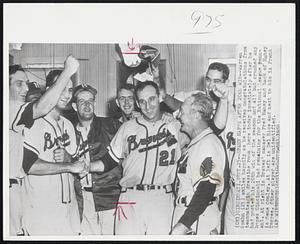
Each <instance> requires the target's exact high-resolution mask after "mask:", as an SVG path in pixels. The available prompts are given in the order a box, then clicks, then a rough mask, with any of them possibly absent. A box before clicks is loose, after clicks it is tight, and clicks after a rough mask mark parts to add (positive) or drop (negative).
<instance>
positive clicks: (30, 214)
mask: <svg viewBox="0 0 300 244" xmlns="http://www.w3.org/2000/svg"><path fill="white" fill-rule="evenodd" d="M53 78H54V77H53ZM56 80H57V77H56V79H55V80H50V81H49V79H47V84H46V86H47V87H49V86H52V85H53V83H55V81H56ZM72 91H73V84H72V81H71V80H70V79H69V81H68V84H67V85H66V87H65V89H64V90H63V91H62V93H61V94H60V97H59V99H58V102H57V104H56V106H55V107H54V108H53V109H52V110H51V111H50V112H49V113H48V114H47V115H46V116H44V117H42V118H40V119H37V120H36V121H35V122H34V124H33V125H32V127H31V128H30V129H29V130H27V131H26V134H25V139H24V157H23V170H24V172H25V173H26V174H27V176H26V177H25V180H24V188H25V201H24V229H25V232H26V234H27V235H78V234H79V233H80V219H79V211H78V205H77V200H76V196H75V190H74V175H73V174H79V173H84V172H86V171H87V163H86V162H85V160H80V161H74V160H73V159H72V158H71V156H70V155H75V153H76V151H77V145H76V137H75V131H74V127H73V125H72V123H71V122H70V121H68V120H67V119H65V118H64V117H63V116H61V112H62V110H63V109H64V108H65V107H66V105H67V104H68V102H69V101H70V100H71V97H72ZM72 173H73V174H72Z"/></svg>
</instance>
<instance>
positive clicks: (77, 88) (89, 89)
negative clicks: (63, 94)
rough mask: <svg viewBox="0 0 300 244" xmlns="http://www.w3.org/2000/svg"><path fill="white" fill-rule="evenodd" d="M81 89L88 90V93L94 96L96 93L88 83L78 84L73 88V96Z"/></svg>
mask: <svg viewBox="0 0 300 244" xmlns="http://www.w3.org/2000/svg"><path fill="white" fill-rule="evenodd" d="M82 91H89V92H90V93H92V94H93V96H96V94H97V90H96V89H95V88H93V87H92V86H90V85H88V84H80V85H78V86H76V87H75V88H74V91H73V98H76V97H77V95H78V94H79V93H80V92H82Z"/></svg>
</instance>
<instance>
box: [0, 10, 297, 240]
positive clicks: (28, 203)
mask: <svg viewBox="0 0 300 244" xmlns="http://www.w3.org/2000/svg"><path fill="white" fill-rule="evenodd" d="M18 5H19V4H16V5H14V4H6V7H7V8H6V13H7V14H6V15H4V18H7V23H9V24H10V25H8V26H6V27H5V32H4V33H5V34H6V38H4V50H5V52H4V61H5V62H4V67H3V70H5V72H4V77H3V79H4V84H5V85H4V88H5V89H4V94H5V97H4V98H5V99H4V111H5V112H4V119H5V125H4V128H3V131H4V138H3V147H4V149H3V150H4V151H3V152H4V153H3V155H4V160H3V167H4V170H3V180H4V192H3V196H4V197H3V213H4V214H3V216H4V223H5V224H4V225H3V227H4V232H5V235H4V237H6V238H7V240H53V239H55V240H69V239H70V240H104V239H110V240H131V239H132V240H134V239H136V238H137V239H138V240H230V238H232V240H240V239H245V240H246V239H247V238H255V237H257V240H266V239H280V238H282V239H283V240H285V239H288V238H292V236H293V235H292V234H291V233H289V234H284V231H288V230H283V226H284V225H285V226H286V227H287V226H292V223H291V222H290V221H292V219H287V218H288V217H291V218H294V216H292V213H293V212H292V211H293V209H292V208H293V206H294V205H293V204H294V203H292V202H288V201H287V199H282V197H283V195H284V194H288V195H289V197H290V199H293V198H294V195H293V189H294V182H292V181H290V182H287V180H284V179H283V178H282V177H283V176H285V177H286V175H289V173H288V172H293V170H294V166H295V165H294V163H295V161H294V159H293V155H290V157H291V158H290V159H289V160H288V161H289V162H284V160H283V157H284V156H285V155H286V154H287V153H289V151H288V150H292V146H293V144H286V143H287V139H286V136H287V135H290V132H291V131H287V130H289V129H290V128H289V126H287V123H292V121H291V118H293V116H294V115H293V114H288V113H293V111H292V106H290V107H289V108H288V109H286V110H285V109H284V108H285V106H284V105H283V103H287V102H290V101H291V100H293V97H289V98H288V100H286V98H285V97H283V94H284V93H285V92H286V90H284V89H283V88H282V87H284V86H285V87H286V88H287V89H290V88H291V87H292V86H294V81H295V80H294V78H295V77H293V74H292V72H291V70H292V68H293V60H292V57H293V55H294V53H292V54H291V51H292V50H293V47H294V46H293V45H295V43H292V42H291V41H290V39H289V40H287V41H286V39H284V40H283V39H282V40H278V41H276V40H275V41H274V40H273V41H272V40H269V41H268V38H267V37H263V36H262V38H261V40H260V39H259V38H258V39H257V37H253V38H254V39H253V40H248V41H247V40H245V39H243V38H241V39H239V38H237V39H236V41H234V40H235V39H234V38H232V37H233V35H231V33H232V32H235V34H237V33H236V31H235V29H234V27H233V26H232V28H233V30H232V32H230V31H229V32H228V36H229V37H227V38H224V41H223V42H222V40H221V39H220V38H219V36H220V35H221V36H222V35H224V34H223V33H222V32H224V30H226V28H228V27H226V24H228V23H229V22H230V20H231V19H230V18H229V17H228V18H226V16H229V13H231V11H232V12H234V10H235V9H236V5H235V6H232V9H230V8H228V9H227V10H225V9H223V11H221V8H220V9H218V8H217V6H218V5H214V6H212V5H208V4H203V5H201V4H190V5H189V4H187V5H184V8H182V9H181V10H180V6H178V5H175V4H173V5H172V4H171V5H166V4H164V5H163V8H161V12H162V13H166V12H165V11H166V9H165V8H167V7H168V6H172V7H173V10H174V12H173V13H174V14H175V13H176V14H178V16H179V13H180V12H181V11H182V12H183V13H184V15H185V16H187V17H186V18H184V19H183V26H180V25H179V27H180V28H178V30H176V27H175V26H174V25H173V24H172V25H171V26H169V27H170V33H171V34H170V35H172V36H176V35H177V34H176V33H177V31H178V41H175V39H173V41H172V40H171V39H172V38H171V37H166V36H164V31H165V33H167V32H168V30H167V29H164V28H163V27H165V24H163V26H155V24H156V23H157V22H160V21H164V18H162V19H160V18H161V17H162V15H163V14H161V15H160V14H159V15H158V19H157V20H155V21H154V20H153V21H154V22H155V23H153V28H154V29H155V28H157V29H158V30H160V31H158V30H153V34H155V35H156V36H154V37H153V36H152V38H149V39H147V37H148V34H149V33H148V31H147V28H146V27H149V26H151V20H149V19H147V20H145V23H144V22H143V20H140V22H141V23H139V24H137V22H138V21H139V20H138V17H140V16H141V13H140V12H138V13H139V14H137V15H136V16H133V15H132V11H133V10H142V9H145V11H146V9H147V8H148V9H149V11H150V12H151V11H152V12H153V11H154V10H155V9H158V8H159V7H160V4H153V5H143V4H136V5H134V4H132V5H128V4H127V5H126V4H124V5H123V6H122V8H120V7H117V6H112V5H107V4H90V5H92V6H90V5H89V4H69V5H70V6H69V7H70V8H69V9H73V12H72V11H71V14H70V19H68V20H66V22H65V23H63V24H62V26H60V27H58V29H57V30H56V29H55V28H56V27H55V25H53V23H48V22H46V21H45V20H44V21H45V22H43V21H41V23H40V25H41V27H44V28H40V31H41V34H42V33H46V32H47V30H46V29H45V28H49V27H50V26H52V27H53V29H51V30H50V29H49V31H50V33H48V34H47V36H52V35H54V34H55V32H57V35H56V36H55V38H56V40H55V39H47V36H42V37H39V35H38V34H37V33H36V32H37V31H39V30H38V29H35V30H34V31H32V32H34V33H33V34H28V33H27V34H25V33H24V30H21V27H22V25H21V26H18V25H17V24H16V22H14V21H13V20H14V17H12V16H11V15H9V13H10V14H11V13H12V10H15V11H20V10H22V9H23V10H26V9H27V10H28V9H30V8H31V9H32V10H37V11H38V10H40V12H37V14H35V15H36V16H41V15H42V14H44V15H46V14H47V15H48V16H49V15H50V14H51V13H52V12H56V14H57V18H58V21H59V20H61V19H62V18H63V16H62V15H63V13H64V11H66V8H64V7H63V6H61V4H55V5H53V4H45V5H44V6H42V5H38V4H37V5H35V4H28V5H26V4H23V5H22V4H20V6H18ZM283 5H286V4H283ZM256 6H257V5H256ZM286 6H287V8H286V12H287V13H288V12H289V11H290V12H292V11H291V10H292V9H293V5H290V6H289V5H286ZM288 6H289V8H288ZM29 7H30V8H29ZM78 7H82V8H83V10H86V11H85V12H84V13H85V15H83V16H89V15H91V21H92V22H93V21H96V20H98V19H97V18H96V16H98V15H97V10H99V13H100V12H101V13H104V12H106V14H107V15H108V13H118V12H119V13H120V15H122V16H123V15H124V16H128V19H127V20H126V21H124V22H128V21H129V20H134V21H135V22H134V24H135V25H136V26H135V27H134V28H131V27H130V29H129V30H125V29H124V30H123V31H122V30H121V29H122V26H123V27H124V26H125V23H123V24H121V23H120V21H122V16H118V17H116V18H117V19H118V21H117V19H115V20H114V21H113V22H112V24H111V25H112V26H110V27H108V26H105V27H103V29H102V31H100V30H101V27H102V25H104V23H102V22H101V23H100V24H99V26H97V28H99V29H98V30H99V33H95V29H94V31H93V30H90V31H91V33H90V34H89V35H87V36H85V37H84V38H82V37H79V38H77V39H74V40H73V39H72V38H73V37H76V36H81V35H83V34H84V33H85V31H86V30H85V29H84V23H86V24H87V23H89V22H87V21H86V20H85V21H84V22H83V23H79V22H80V21H79V20H77V21H76V22H72V21H74V19H76V18H75V16H76V14H77V13H78V12H77V11H79V8H78ZM91 7H94V10H93V11H91ZM213 7H214V8H213ZM240 7H241V13H242V12H243V11H246V9H245V8H243V6H240ZM264 7H268V6H264ZM269 7H270V6H269ZM273 7H274V15H276V13H277V12H276V11H277V10H278V9H277V7H276V6H273ZM85 8H86V9H85ZM206 8H207V11H205V9H206ZM88 9H90V11H87V10H88ZM271 9H272V8H271ZM108 10H110V12H109V11H108ZM121 10H123V11H121ZM125 10H127V11H125ZM249 11H250V12H251V11H253V9H251V10H249ZM150 12H149V13H147V14H146V16H148V15H149V14H150ZM16 13H17V12H16ZM235 13H236V12H235ZM259 13H260V12H259ZM169 14H170V13H168V14H167V17H169V18H170V16H169ZM103 15H105V14H103ZM270 15H271V16H270V19H271V20H272V17H273V15H272V14H270ZM67 16H69V15H67ZM258 16H259V14H258ZM98 17H99V16H98ZM167 17H166V19H168V18H167ZM103 18H104V17H103V16H100V17H99V20H103ZM179 19H180V18H179ZM186 19H188V21H189V27H188V28H183V29H184V30H183V31H181V28H182V27H184V26H187V20H186ZM241 19H242V18H241ZM168 20H170V19H168ZM276 20H277V22H276V21H275V22H276V23H279V24H278V25H279V26H280V27H283V26H285V24H286V23H285V22H284V24H281V23H282V22H280V21H282V20H281V19H276ZM177 21H178V20H177ZM29 22H30V21H29ZM245 22H246V23H248V22H247V21H245ZM266 22H267V21H266ZM43 23H44V26H43ZM270 23H273V22H272V21H270ZM270 23H269V22H267V24H266V25H268V24H270ZM73 24H74V25H73ZM119 24H120V26H119V29H115V27H116V25H119ZM75 25H76V28H77V27H78V29H76V28H75ZM270 25H271V27H272V28H270V36H269V38H270V37H272V34H273V32H274V29H275V28H274V26H273V24H270ZM274 25H275V26H276V24H274ZM67 26H72V27H73V28H70V38H69V37H68V33H64V30H65V27H67ZM138 26H140V28H142V30H140V29H139V28H138ZM223 26H224V27H223ZM10 27H11V28H12V30H14V31H16V30H20V33H21V34H20V35H19V36H18V35H17V37H18V38H17V37H14V34H13V33H15V32H13V31H12V30H10ZM143 27H145V28H143ZM19 28H20V29H19ZM37 28H38V27H37ZM86 28H96V26H94V27H91V26H89V27H86ZM257 28H258V29H259V27H257ZM118 30H120V37H117V36H118ZM218 31H219V33H218ZM124 32H126V34H125V35H124ZM144 32H146V33H147V34H144ZM159 32H161V36H160V34H159ZM10 33H12V34H10ZM52 33H53V34H52ZM60 33H61V35H62V37H61V38H60ZM127 33H131V34H127ZM174 33H175V34H174ZM288 33H290V32H288ZM143 34H144V35H143ZM23 35H24V38H22V36H23ZM31 35H32V36H31ZM45 35H46V34H45ZM94 35H95V36H94ZM241 35H242V33H241ZM107 36H108V37H107ZM214 36H216V38H214ZM290 36H293V33H290ZM66 37H67V38H66ZM245 37H247V36H245ZM89 38H91V39H89ZM289 55H290V56H289ZM287 60H289V61H290V62H292V63H291V64H292V65H291V66H288V65H287V64H289V63H288V62H287ZM8 68H9V69H8ZM287 73H289V74H290V76H289V77H288V76H287V78H289V79H282V77H283V76H284V75H285V74H287ZM291 78H292V79H291ZM293 106H294V105H293ZM282 108H283V110H282ZM282 114H285V116H284V118H283V116H282ZM6 117H7V118H6ZM283 125H285V128H283ZM290 126H291V124H290ZM290 143H291V142H290ZM287 147H288V148H287ZM286 150H287V151H286ZM282 164H286V166H285V167H284V168H283V167H282ZM287 171H288V172H287ZM284 181H285V182H284ZM282 184H289V187H290V189H291V190H290V191H285V186H283V185H282ZM289 204H290V206H289V207H288V205H289ZM287 208H288V209H287ZM282 209H285V210H284V211H289V213H284V212H283V211H282ZM283 215H284V216H285V217H286V218H283V217H282V216H283ZM287 223H288V224H287ZM182 238H184V239H182ZM203 238H204V239H203ZM249 240H250V239H249ZM252 240H253V239H252Z"/></svg>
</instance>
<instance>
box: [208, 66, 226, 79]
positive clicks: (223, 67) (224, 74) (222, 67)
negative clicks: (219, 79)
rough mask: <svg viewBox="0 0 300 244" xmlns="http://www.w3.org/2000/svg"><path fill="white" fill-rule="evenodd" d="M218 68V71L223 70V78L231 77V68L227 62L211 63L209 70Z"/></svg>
mask: <svg viewBox="0 0 300 244" xmlns="http://www.w3.org/2000/svg"><path fill="white" fill-rule="evenodd" d="M210 69H212V70H218V71H222V73H223V79H224V80H225V81H226V80H227V79H228V77H229V68H228V66H227V65H226V64H222V63H218V62H215V63H211V64H210V65H209V67H208V70H210Z"/></svg>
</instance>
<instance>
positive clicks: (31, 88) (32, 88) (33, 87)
mask: <svg viewBox="0 0 300 244" xmlns="http://www.w3.org/2000/svg"><path fill="white" fill-rule="evenodd" d="M35 93H42V89H41V87H40V85H39V84H38V83H37V82H35V81H33V82H29V83H28V92H27V95H32V94H35Z"/></svg>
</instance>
